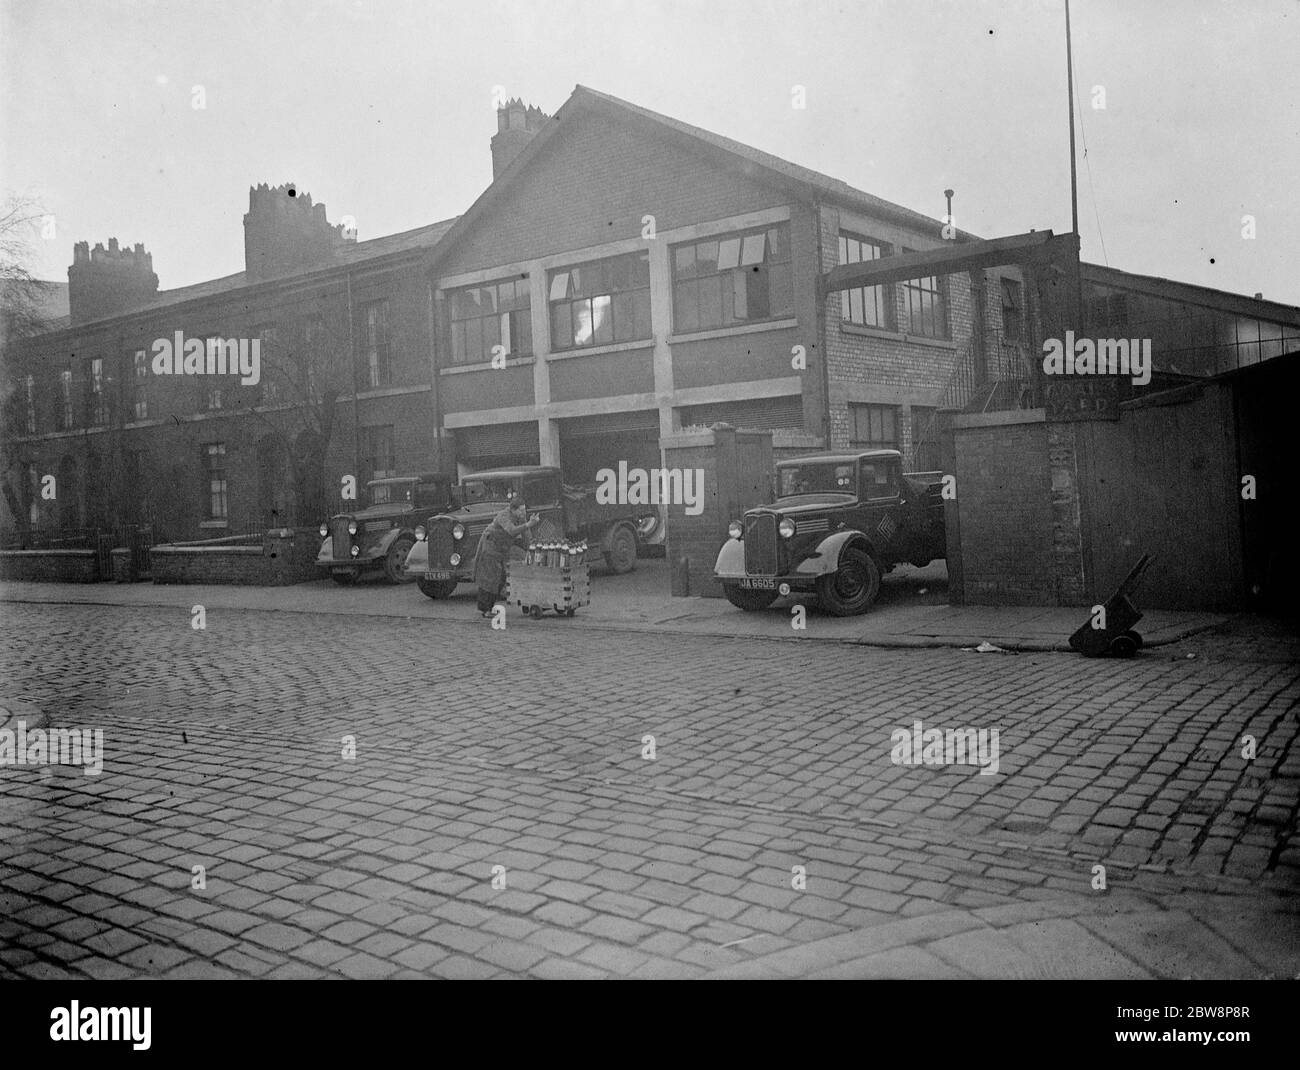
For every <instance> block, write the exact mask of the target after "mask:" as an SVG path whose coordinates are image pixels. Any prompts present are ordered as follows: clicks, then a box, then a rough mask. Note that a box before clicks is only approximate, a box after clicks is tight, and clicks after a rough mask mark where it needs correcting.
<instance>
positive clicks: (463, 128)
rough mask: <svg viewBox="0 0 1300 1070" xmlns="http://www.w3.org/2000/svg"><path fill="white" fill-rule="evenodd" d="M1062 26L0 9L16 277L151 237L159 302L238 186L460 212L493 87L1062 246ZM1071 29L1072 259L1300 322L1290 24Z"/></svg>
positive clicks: (1246, 11)
mask: <svg viewBox="0 0 1300 1070" xmlns="http://www.w3.org/2000/svg"><path fill="white" fill-rule="evenodd" d="M1063 10H1064V5H1063V2H1062V0H999V2H991V0H844V2H831V0H804V2H800V3H776V2H771V0H705V2H690V3H688V2H685V0H593V2H587V0H536V2H528V3H526V2H524V0H510V2H504V0H488V2H472V3H464V2H457V3H446V2H443V0H423V2H421V0H389V2H383V3H380V2H372V0H223V2H220V3H213V2H206V0H170V2H159V0H97V2H94V3H87V2H85V0H76V2H69V0H39V2H38V0H0V18H2V20H3V21H2V22H0V49H2V50H3V51H2V52H0V185H2V186H3V189H4V192H6V193H8V192H21V193H27V194H29V195H32V196H34V197H36V198H37V199H39V201H40V202H41V203H42V204H43V206H44V207H45V209H46V210H47V211H49V212H52V213H53V214H54V215H55V217H56V223H57V237H56V238H55V239H53V240H49V241H44V242H41V243H40V244H39V253H40V260H39V262H38V263H37V264H36V265H35V267H36V269H37V274H39V275H41V276H42V277H45V278H52V279H63V280H66V278H67V265H68V263H69V262H70V261H71V259H72V244H73V242H75V241H79V240H89V241H90V243H91V244H92V245H93V244H94V243H95V242H97V241H102V242H107V240H108V239H109V238H110V237H117V238H118V239H120V240H121V241H122V242H123V243H124V244H130V243H134V242H137V241H141V242H144V243H145V245H146V247H147V248H148V249H149V251H150V252H152V253H153V257H154V269H155V270H156V271H157V272H158V276H159V279H160V283H161V286H162V288H164V289H169V288H172V287H175V286H182V285H187V284H189V283H193V282H198V281H201V280H203V279H207V278H214V277H217V276H221V275H226V274H230V273H232V272H236V271H239V270H241V269H242V267H243V226H242V217H243V213H244V212H245V211H247V208H248V187H249V186H250V185H252V184H255V183H257V182H263V181H267V182H272V183H279V182H284V181H289V180H292V181H295V182H297V183H298V184H299V186H300V188H301V189H303V190H306V191H308V192H310V193H311V194H312V196H313V198H314V199H315V200H317V201H322V200H323V201H325V202H326V204H327V205H328V210H329V216H330V219H331V220H332V221H335V222H337V221H338V220H339V219H340V218H341V217H342V216H343V215H345V214H348V215H352V216H354V217H355V218H356V220H357V225H358V229H359V236H360V238H361V239H362V240H365V239H367V238H373V237H378V236H380V235H383V234H389V233H393V232H395V231H399V230H406V229H409V228H411V227H416V226H420V225H423V224H425V223H431V222H434V221H436V220H439V219H444V218H447V217H449V216H453V215H457V214H459V213H460V212H462V211H464V210H465V209H466V208H467V207H468V206H469V205H470V203H471V202H472V201H473V200H474V198H475V197H477V196H478V195H479V193H481V192H482V190H483V189H484V187H485V186H486V185H487V183H488V182H489V181H490V179H491V157H490V154H489V150H488V141H489V139H490V138H491V136H492V133H493V132H494V131H495V128H496V120H495V115H494V113H493V110H492V98H491V94H492V89H493V86H497V85H500V86H504V87H505V90H506V91H507V93H508V94H510V95H512V96H514V95H518V96H521V97H522V98H523V99H524V100H525V101H527V102H529V103H532V104H536V105H538V106H539V107H541V108H542V109H543V110H544V111H546V112H548V113H553V112H554V111H555V110H556V109H557V108H559V106H560V105H561V104H562V103H563V102H564V100H565V99H566V98H567V96H568V95H569V93H570V92H571V91H572V89H573V86H574V85H575V84H577V83H581V84H584V85H587V86H590V87H592V88H594V89H598V90H602V91H604V92H608V93H612V94H614V95H616V96H619V97H623V98H624V99H626V100H629V101H632V102H634V103H637V104H641V105H643V106H645V107H648V108H652V109H654V110H655V111H659V112H662V113H665V114H667V115H671V116H674V117H676V118H679V119H682V120H684V121H686V122H689V123H694V124H696V125H698V126H702V127H704V128H706V129H709V130H713V131H715V132H717V133H719V134H723V135H726V136H728V137H732V138H735V139H737V140H739V141H743V142H746V143H748V144H751V145H754V146H756V147H758V148H761V149H764V150H766V151H768V152H772V153H775V154H776V155H778V156H782V157H784V158H786V159H789V160H793V161H795V162H796V163H800V164H803V165H804V166H807V167H812V168H815V169H816V170H819V171H823V172H825V173H827V174H829V175H832V176H833V177H835V178H839V179H842V180H844V181H846V182H848V183H850V184H851V185H854V186H857V187H859V188H861V189H865V190H867V191H869V192H871V193H874V194H877V195H878V196H881V197H885V198H887V199H889V200H892V201H896V202H898V203H900V204H903V205H906V206H907V207H909V208H913V209H916V210H918V211H922V212H926V213H927V214H931V215H933V216H935V217H936V218H938V217H940V216H941V215H942V214H943V212H944V202H943V193H942V191H943V190H944V188H945V187H949V186H951V187H952V188H954V189H955V190H956V197H955V199H954V214H955V216H956V222H957V224H958V226H960V227H963V228H964V229H968V230H971V231H974V232H976V233H979V234H982V235H985V236H987V237H995V236H997V235H1001V234H1010V233H1017V232H1021V231H1025V230H1028V229H1030V228H1031V227H1033V228H1037V229H1045V228H1051V229H1053V230H1055V231H1057V232H1058V233H1060V232H1063V231H1067V230H1069V229H1070V192H1069V191H1070V187H1069V158H1068V127H1067V119H1066V116H1067V112H1066V97H1065V88H1066V78H1065V43H1064V15H1063ZM1072 15H1073V25H1074V47H1075V74H1076V80H1077V82H1078V85H1079V88H1080V91H1081V94H1082V97H1081V100H1080V102H1079V103H1080V106H1081V108H1082V112H1083V134H1084V135H1085V136H1086V140H1087V145H1088V158H1087V161H1086V162H1085V160H1084V157H1083V141H1082V140H1081V141H1080V143H1079V154H1080V159H1079V202H1080V203H1079V212H1080V224H1081V225H1080V229H1081V232H1082V235H1083V255H1084V258H1085V259H1087V260H1089V261H1093V262H1097V263H1102V262H1107V261H1108V262H1109V263H1110V264H1111V265H1112V266H1114V267H1119V268H1124V269H1126V270H1130V271H1138V272H1143V273H1149V274H1155V275H1164V276H1167V277H1171V278H1176V279H1180V280H1183V281H1186V282H1194V283H1200V284H1203V285H1207V286H1215V287H1219V288H1221V289H1225V290H1230V291H1234V292H1238V293H1246V294H1251V293H1254V292H1256V291H1262V292H1263V294H1264V296H1265V297H1267V298H1271V299H1273V300H1279V301H1284V302H1287V303H1291V304H1300V272H1297V270H1296V264H1297V260H1298V259H1300V258H1298V257H1297V255H1296V251H1297V249H1300V212H1297V211H1296V210H1295V208H1294V207H1293V204H1294V201H1295V200H1296V198H1297V197H1300V190H1297V189H1296V188H1294V187H1292V186H1289V185H1288V183H1289V182H1293V181H1295V179H1296V178H1297V177H1300V61H1298V56H1300V48H1298V47H1297V46H1300V3H1298V2H1297V0H1075V2H1074V3H1073V4H1072ZM195 85H202V86H203V87H204V90H205V92H206V98H207V100H206V103H207V107H206V109H204V110H195V109H194V108H192V107H191V88H192V87H193V86H195ZM794 85H803V86H805V87H806V93H807V107H806V109H804V110H802V111H800V110H795V109H793V108H792V107H791V87H792V86H794ZM1097 85H1100V86H1103V87H1104V88H1105V94H1106V108H1105V110H1104V111H1103V110H1094V109H1093V107H1092V106H1091V100H1092V87H1093V86H1097ZM1088 164H1090V165H1091V172H1092V174H1091V180H1090V178H1089V171H1088ZM1094 194H1095V196H1094ZM1245 214H1251V215H1253V216H1254V217H1255V219H1256V232H1257V237H1256V238H1255V239H1254V240H1245V239H1243V238H1242V235H1241V231H1242V216H1243V215H1245ZM1098 218H1099V219H1100V224H1101V227H1100V235H1101V237H1104V239H1105V245H1106V254H1107V256H1105V257H1103V251H1102V245H1101V241H1100V239H1099V232H1098V223H1097V221H1098ZM1212 259H1213V262H1211V261H1212Z"/></svg>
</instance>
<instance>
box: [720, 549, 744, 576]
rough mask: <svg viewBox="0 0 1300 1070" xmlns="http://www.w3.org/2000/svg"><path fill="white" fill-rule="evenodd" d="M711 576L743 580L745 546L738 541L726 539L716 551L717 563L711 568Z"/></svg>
mask: <svg viewBox="0 0 1300 1070" xmlns="http://www.w3.org/2000/svg"><path fill="white" fill-rule="evenodd" d="M713 574H714V575H715V576H717V577H719V578H721V579H726V578H730V577H735V578H736V579H744V578H745V544H744V543H743V542H741V541H740V540H739V539H728V540H727V541H726V542H724V543H723V544H722V549H721V550H719V551H718V563H717V564H716V565H714V566H713Z"/></svg>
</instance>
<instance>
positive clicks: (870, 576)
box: [817, 550, 880, 617]
mask: <svg viewBox="0 0 1300 1070" xmlns="http://www.w3.org/2000/svg"><path fill="white" fill-rule="evenodd" d="M879 593H880V569H879V568H878V567H877V566H876V562H875V560H874V559H873V558H872V556H871V555H870V554H868V553H866V552H865V551H863V550H845V551H844V553H842V554H841V555H840V567H839V568H837V569H836V570H835V571H834V572H832V573H830V574H828V575H826V576H819V577H818V578H817V597H818V599H819V600H820V601H821V604H822V607H823V608H824V609H825V610H826V611H827V612H828V613H831V614H833V615H834V616H837V617H852V616H855V615H856V614H858V613H865V612H866V611H867V608H868V607H869V606H870V605H871V603H872V602H874V601H875V600H876V595H878V594H879Z"/></svg>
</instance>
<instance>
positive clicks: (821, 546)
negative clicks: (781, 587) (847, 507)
mask: <svg viewBox="0 0 1300 1070" xmlns="http://www.w3.org/2000/svg"><path fill="white" fill-rule="evenodd" d="M849 546H854V547H857V548H858V549H861V550H865V551H866V552H867V553H869V554H872V555H874V554H875V547H874V546H872V545H871V541H870V540H869V539H868V538H867V537H866V536H865V535H863V534H862V532H860V531H837V532H835V534H834V535H828V536H827V537H826V538H824V539H822V541H821V542H819V543H818V544H817V552H816V553H815V554H813V555H812V556H811V557H807V558H804V560H803V561H801V562H799V565H798V567H797V568H795V572H796V574H798V575H800V576H825V575H826V574H827V573H830V572H836V571H838V570H839V567H840V554H842V553H843V552H844V550H845V549H846V548H847V547H849Z"/></svg>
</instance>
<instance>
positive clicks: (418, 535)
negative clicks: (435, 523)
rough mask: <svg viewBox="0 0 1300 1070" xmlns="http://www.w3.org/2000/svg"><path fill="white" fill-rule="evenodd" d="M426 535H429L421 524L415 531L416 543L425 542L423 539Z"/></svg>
mask: <svg viewBox="0 0 1300 1070" xmlns="http://www.w3.org/2000/svg"><path fill="white" fill-rule="evenodd" d="M428 534H429V533H428V532H427V531H425V530H424V525H423V524H421V525H420V526H419V527H418V528H416V529H415V538H416V541H418V542H424V540H425V538H426V537H427V536H428Z"/></svg>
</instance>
